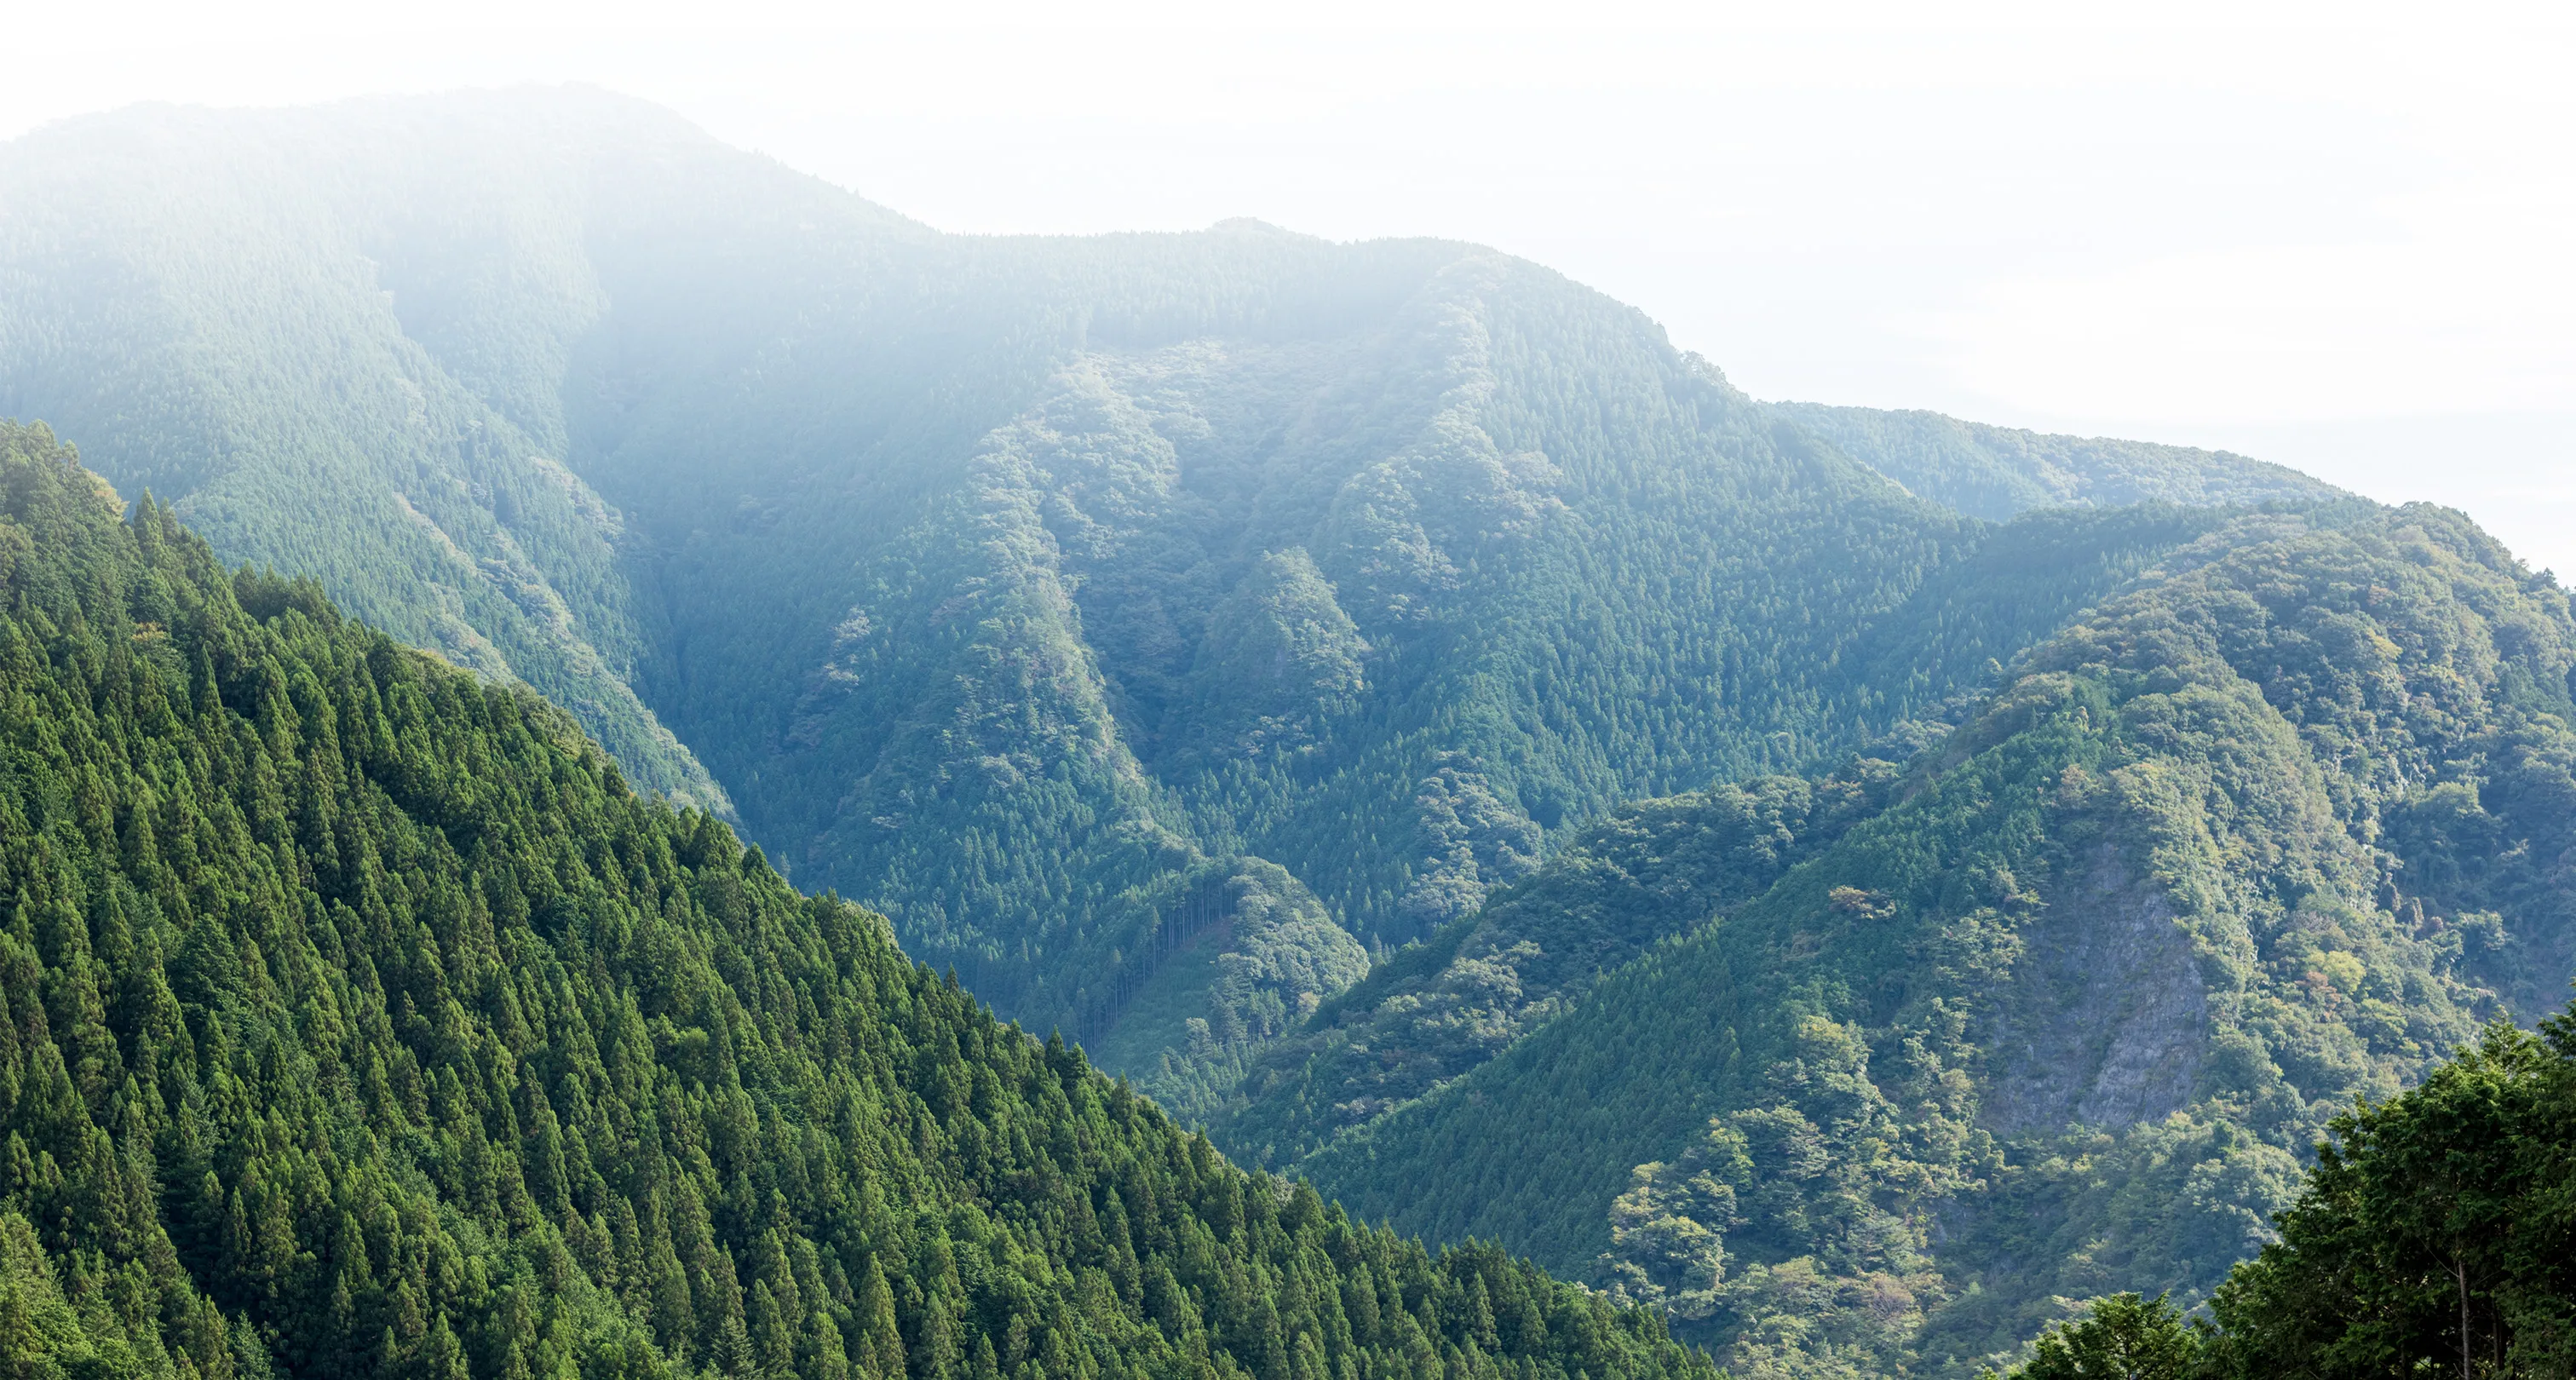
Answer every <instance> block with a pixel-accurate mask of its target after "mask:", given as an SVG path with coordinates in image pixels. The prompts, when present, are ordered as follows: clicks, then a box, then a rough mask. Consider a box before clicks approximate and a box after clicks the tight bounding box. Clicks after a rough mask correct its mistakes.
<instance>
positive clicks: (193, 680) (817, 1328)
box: [0, 427, 1715, 1380]
mask: <svg viewBox="0 0 2576 1380" xmlns="http://www.w3.org/2000/svg"><path fill="white" fill-rule="evenodd" d="M0 706H5V709H0V1016H5V1019H0V1128H5V1131H6V1135H5V1145H0V1367H5V1368H6V1370H7V1373H8V1374H10V1375H13V1376H61V1377H95V1378H98V1380H115V1378H118V1377H195V1378H196V1380H261V1378H262V1377H269V1376H277V1375H306V1374H310V1375H334V1376H357V1377H386V1378H387V1380H467V1378H468V1377H472V1380H527V1377H532V1376H544V1377H568V1376H575V1375H578V1376H587V1377H624V1378H627V1380H634V1378H636V1377H654V1376H674V1377H683V1376H693V1375H694V1376H708V1377H715V1376H729V1377H750V1376H760V1377H781V1376H791V1375H792V1376H798V1377H805V1378H806V1380H851V1377H874V1376H900V1375H916V1376H925V1375H926V1376H952V1375H953V1376H967V1375H973V1376H991V1375H1010V1376H1030V1377H1033V1376H1040V1375H1045V1376H1093V1375H1102V1376H1108V1375H1130V1374H1133V1375H1154V1376H1193V1375H1195V1376H1225V1375H1253V1376H1261V1377H1274V1378H1281V1380H1284V1378H1287V1377H1297V1378H1298V1380H1303V1378H1304V1377H1324V1376H1375V1375H1407V1376H1420V1375H1430V1376H1457V1375H1475V1376H1512V1377H1521V1376H1532V1375H1546V1376H1576V1375H1588V1376H1593V1377H1602V1376H1629V1375H1657V1376H1682V1375H1697V1376H1710V1377H1713V1376H1714V1375H1715V1370H1714V1367H1713V1366H1712V1365H1711V1364H1710V1363H1709V1361H1708V1359H1707V1358H1706V1356H1705V1355H1702V1354H1700V1353H1696V1352H1688V1351H1685V1350H1684V1349H1682V1348H1681V1347H1679V1346H1677V1345H1675V1344H1673V1343H1672V1342H1670V1341H1669V1340H1667V1339H1666V1338H1665V1336H1664V1332H1663V1324H1662V1320H1661V1319H1660V1318H1659V1317H1658V1316H1657V1315H1655V1314H1654V1313H1652V1312H1651V1311H1648V1310H1643V1309H1638V1308H1633V1307H1623V1306H1618V1305H1614V1304H1612V1303H1610V1302H1608V1301H1607V1300H1605V1299H1603V1298H1601V1297H1599V1296H1598V1295H1593V1294H1587V1293H1585V1292H1583V1291H1581V1290H1578V1289H1575V1288H1573V1287H1570V1286H1567V1285H1563V1284H1559V1283H1556V1282H1554V1281H1552V1280H1550V1279H1549V1278H1547V1277H1546V1276H1545V1275H1543V1274H1541V1273H1540V1272H1538V1271H1537V1270H1536V1269H1534V1268H1532V1267H1530V1266H1529V1265H1527V1264H1526V1263H1523V1262H1518V1261H1515V1260H1513V1259H1511V1258H1509V1257H1508V1256H1506V1255H1504V1254H1503V1253H1501V1252H1499V1251H1497V1250H1494V1249H1492V1248H1490V1247H1473V1248H1464V1249H1453V1250H1448V1251H1444V1252H1442V1253H1441V1254H1439V1255H1437V1256H1432V1255H1429V1254H1426V1253H1425V1252H1424V1250H1423V1249H1422V1248H1421V1247H1420V1246H1419V1245H1417V1244H1415V1243H1413V1242H1411V1241H1407V1240H1402V1239H1399V1238H1397V1237H1396V1236H1394V1235H1392V1234H1390V1233H1388V1232H1386V1231H1384V1230H1382V1229H1372V1228H1368V1227H1365V1226H1361V1225H1357V1224H1355V1223H1353V1222H1352V1221H1350V1220H1349V1219H1348V1218H1346V1217H1345V1216H1344V1215H1343V1214H1342V1213H1341V1211H1340V1210H1339V1209H1337V1208H1332V1207H1328V1206H1326V1205H1325V1204H1324V1203H1323V1202H1322V1201H1321V1200H1319V1199H1318V1198H1317V1197H1316V1195H1315V1193H1314V1191H1313V1190H1312V1189H1311V1188H1309V1187H1306V1186H1303V1185H1292V1184H1289V1183H1288V1182H1286V1181H1283V1180H1276V1179H1271V1178H1267V1177H1262V1176H1256V1175H1249V1174H1246V1173H1244V1172H1243V1171H1241V1170H1238V1169H1236V1168H1234V1167H1233V1166H1231V1165H1229V1164H1227V1163H1226V1162H1225V1161H1224V1160H1223V1159H1221V1158H1220V1157H1219V1156H1218V1155H1217V1154H1216V1153H1215V1152H1214V1151H1213V1150H1212V1149H1211V1148H1210V1147H1209V1145H1208V1143H1207V1142H1206V1141H1205V1140H1204V1139H1203V1138H1199V1137H1195V1136H1192V1135H1190V1134H1188V1133H1186V1132H1184V1131H1183V1130H1182V1129H1181V1128H1179V1127H1178V1126H1176V1125H1175V1124H1174V1123H1173V1122H1172V1121H1170V1120H1169V1119H1168V1118H1167V1117H1165V1116H1164V1115H1163V1114H1162V1113H1161V1112H1160V1111H1158V1110H1157V1109H1155V1108H1154V1107H1153V1106H1152V1105H1151V1104H1150V1103H1148V1102H1146V1101H1144V1100H1143V1099H1141V1098H1139V1097H1137V1096H1135V1095H1134V1094H1133V1093H1132V1092H1131V1091H1130V1090H1129V1089H1128V1088H1127V1086H1126V1085H1125V1084H1123V1083H1112V1082H1110V1081H1109V1080H1108V1079H1106V1078H1104V1077H1103V1076H1101V1075H1100V1074H1099V1073H1097V1072H1094V1071H1093V1070H1092V1069H1091V1068H1090V1067H1089V1065H1088V1064H1087V1063H1086V1062H1085V1060H1084V1058H1083V1056H1082V1055H1081V1054H1080V1053H1079V1052H1078V1051H1073V1050H1069V1049H1067V1048H1066V1047H1065V1046H1064V1045H1063V1044H1062V1043H1061V1042H1058V1041H1049V1042H1047V1043H1045V1044H1043V1045H1042V1044H1040V1043H1039V1042H1038V1041H1037V1040H1036V1039H1034V1038H1033V1037H1031V1036H1029V1035H1027V1034H1024V1033H1023V1032H1022V1031H1021V1030H1020V1029H1019V1028H1017V1027H1015V1026H1006V1025H1002V1024H1000V1023H998V1022H997V1021H995V1020H994V1019H993V1017H992V1016H991V1015H990V1013H989V1012H988V1011H987V1010H985V1009H984V1008H983V1007H982V1006H981V1005H980V1004H979V1003H977V1002H976V1001H975V1000H974V999H973V998H972V997H971V996H970V995H968V994H966V993H964V992H962V991H960V990H959V989H958V988H957V986H956V985H955V983H954V982H953V980H951V981H942V980H941V979H940V978H939V977H937V976H935V975H934V974H933V973H932V972H931V971H930V970H929V969H927V968H924V967H921V966H918V965H915V964H913V963H911V962H909V961H908V960H906V959H905V958H904V957H903V955H902V954H901V952H900V951H899V950H898V949H897V948H896V947H895V945H894V942H893V936H892V934H891V932H890V931H889V929H888V926H887V925H886V922H885V921H884V920H883V919H882V918H880V917H878V916H876V915H874V914H872V913H870V912H868V911H866V910H864V909H862V908H860V907H858V906H856V905H853V904H851V903H848V902H845V901H842V900H840V899H838V898H835V897H832V896H829V895H823V896H811V895H799V894H798V893H796V892H795V891H794V890H793V889H792V888H790V887H789V886H788V885H787V884H786V883H785V882H784V881H783V880H782V879H781V878H780V877H779V876H778V874H777V873H776V872H774V871H773V870H771V869H770V868H769V867H768V865H767V864H766V863H765V861H764V860H763V858H762V855H761V853H760V852H759V850H757V849H749V850H746V849H745V848H744V847H742V846H741V845H740V844H739V843H737V842H736V840H735V837H734V835H733V833H732V832H731V831H730V830H729V829H728V828H726V827H725V826H724V825H723V824H722V823H721V822H719V821H717V820H716V819H714V818H712V817H710V816H709V815H707V814H705V813H703V812H700V811H696V810H682V809H675V808H674V807H673V806H671V805H670V804H669V803H668V802H666V801H664V800H661V799H658V798H655V797H651V796H647V795H643V794H640V793H638V792H636V791H633V790H631V789H630V788H629V787H628V785H627V784H626V782H625V780H624V778H623V775H622V773H621V772H620V771H619V770H618V768H617V767H615V766H614V765H612V764H611V763H610V762H609V761H608V759H607V758H606V757H605V756H604V755H603V754H602V753H601V752H600V750H599V749H598V748H597V747H595V746H594V745H593V744H592V743H591V742H590V741H589V740H588V739H586V738H585V737H584V736H583V735H582V734H581V733H580V731H579V730H578V728H577V727H576V726H575V725H573V724H572V723H571V722H570V721H569V719H568V718H566V717H565V716H564V715H563V714H562V713H561V712H560V711H557V710H555V709H553V708H552V707H550V706H548V705H546V704H544V703H543V702H542V701H540V700H538V699H536V698H535V697H534V696H532V695H530V694H528V693H527V692H525V691H524V690H523V689H519V688H515V687H510V686H505V685H500V684H496V683H493V682H490V681H487V680H481V679H477V678H475V677H473V676H470V675H468V674H465V673H462V672H459V671H457V670H454V669H452V668H449V667H447V666H445V665H443V664H441V663H439V662H438V661H436V660H433V659H431V658H429V657H425V656H422V655H420V654H418V653H416V652H413V651H411V650H409V649H406V648H404V647H402V646H400V645H399V644H397V643H395V642H394V641H393V640H392V639H390V638H388V637H386V636H385V635H383V634H381V633H379V632H376V631H374V630H372V629H368V628H366V627H363V626H361V625H359V624H356V623H354V622H350V621H348V620H346V619H344V618H343V617H342V615H341V614H340V613H339V612H338V610H337V609H336V608H335V607H334V606H333V605H332V604H331V603H330V602H329V601H328V600H327V599H326V598H324V597H323V596H322V594H321V593H320V591H319V589H318V587H317V586H316V585H314V584H313V583H312V582H311V581H309V580H287V579H282V578H279V577H276V576H272V575H267V574H262V573H258V572H254V571H249V570H245V571H243V572H241V573H240V574H238V575H228V574H227V573H226V571H225V570H224V568H223V567H222V565H221V564H220V563H219V562H218V561H217V559H216V558H215V556H214V555H213V553H212V552H211V551H210V550H209V549H208V548H207V546H206V545H205V544H204V543H203V542H201V541H199V540H198V539H197V538H195V537H194V536H193V535H191V534H190V533H189V532H188V531H186V530H185V529H184V528H183V527H181V526H180V525H179V523H178V522H177V521H176V520H175V519H174V517H173V516H172V514H171V512H170V510H169V509H167V508H164V507H160V506H157V505H152V504H138V505H136V506H135V507H134V509H133V511H132V514H131V517H130V518H128V517H127V516H126V515H125V511H124V505H123V504H122V503H121V502H120V501H119V500H118V498H117V496H116V495H115V494H114V493H113V492H112V491H110V490H108V489H107V488H106V486H104V485H103V484H101V483H100V482H99V481H98V480H97V479H95V478H94V477H93V476H91V475H90V474H89V473H87V472H86V471H84V470H82V469H81V468H80V467H79V466H78V465H77V464H76V463H74V462H73V460H72V457H71V455H70V452H69V450H68V448H65V447H60V446H58V445H57V444H56V443H55V442H54V440H53V438H52V436H51V435H50V434H49V433H47V432H45V431H43V430H42V429H21V428H17V427H0Z"/></svg>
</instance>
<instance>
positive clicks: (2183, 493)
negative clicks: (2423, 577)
mask: <svg viewBox="0 0 2576 1380" xmlns="http://www.w3.org/2000/svg"><path fill="white" fill-rule="evenodd" d="M1770 406H1771V410H1772V412H1773V413H1775V414H1777V415H1779V416H1781V417H1784V418H1787V419H1788V420H1790V421H1792V422H1794V423H1796V424H1797V425H1799V426H1801V427H1804V428H1806V429H1807V430H1808V431H1810V432H1812V433H1814V434H1815V435H1816V436H1817V437H1818V438H1819V439H1821V440H1824V441H1825V442H1827V443H1828V444H1831V445H1833V446H1835V447H1836V448H1838V449H1840V450H1841V451H1842V452H1843V453H1844V454H1846V455H1849V456H1851V457H1852V458H1853V459H1855V460H1858V461H1860V462H1861V463H1862V464H1864V465H1867V466H1869V467H1870V468H1871V469H1874V470H1876V471H1878V472H1879V473H1881V474H1883V475H1886V476H1887V477H1888V478H1890V479H1893V480H1895V481H1896V482H1897V483H1899V484H1902V485H1904V486H1905V487H1906V490H1907V491H1908V492H1910V493H1917V494H1921V495H1923V496H1924V497H1925V498H1929V499H1933V500H1935V501H1938V502H1941V503H1945V504H1948V505H1949V506H1950V507H1953V508H1956V509H1958V510H1959V511H1960V512H1963V513H1968V514H1971V515H1974V516H1976V517H1983V518H1993V519H1996V520H1998V521H2000V520H2002V519H2005V518H2009V517H2011V516H2013V515H2014V514H2016V513H2021V512H2024V511H2027V510H2029V509H2032V508H2040V507H2054V506H2059V505H2068V504H2074V505H2083V506H2087V507H2092V506H2106V507H2107V506H2117V505H2122V504H2131V503H2149V502H2166V503H2201V504H2207V503H2242V504H2248V505H2251V504H2259V503H2275V502H2304V503H2314V502H2316V501H2318V500H2321V499H2330V498H2335V497H2339V496H2340V493H2339V491H2338V490H2336V489H2335V488H2334V487H2333V486H2332V485H2329V484H2324V483H2320V482H2319V481H2317V480H2314V479H2311V478H2309V477H2308V476H2306V475H2304V474H2301V473H2299V472H2298V471H2296V470H2293V469H2288V468H2286V467H2284V466H2280V465H2267V464H2264V463H2263V462H2262V461H2259V460H2249V459H2247V458H2246V457H2244V456H2242V455H2235V454H2231V453H2229V452H2227V451H2223V450H2222V451H2207V450H2196V449H2193V448H2191V447H2187V446H2159V445H2152V444H2148V443H2146V442H2141V441H2115V440H2107V439H2102V438H2096V437H2079V436H2050V435H2044V434H2042V433H2039V432H2033V431H2019V430H2015V429H2014V428H2011V427H2000V426H1986V425H1984V424H1982V423H1978V422H1962V421H1959V420H1957V419H1956V418H1951V417H1944V416H1942V415H1941V414H1939V413H1937V412H1912V411H1908V412H1882V411H1879V410H1877V409H1875V408H1868V407H1831V406H1827V405H1824V404H1821V403H1773V404H1771V405H1770Z"/></svg>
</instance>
